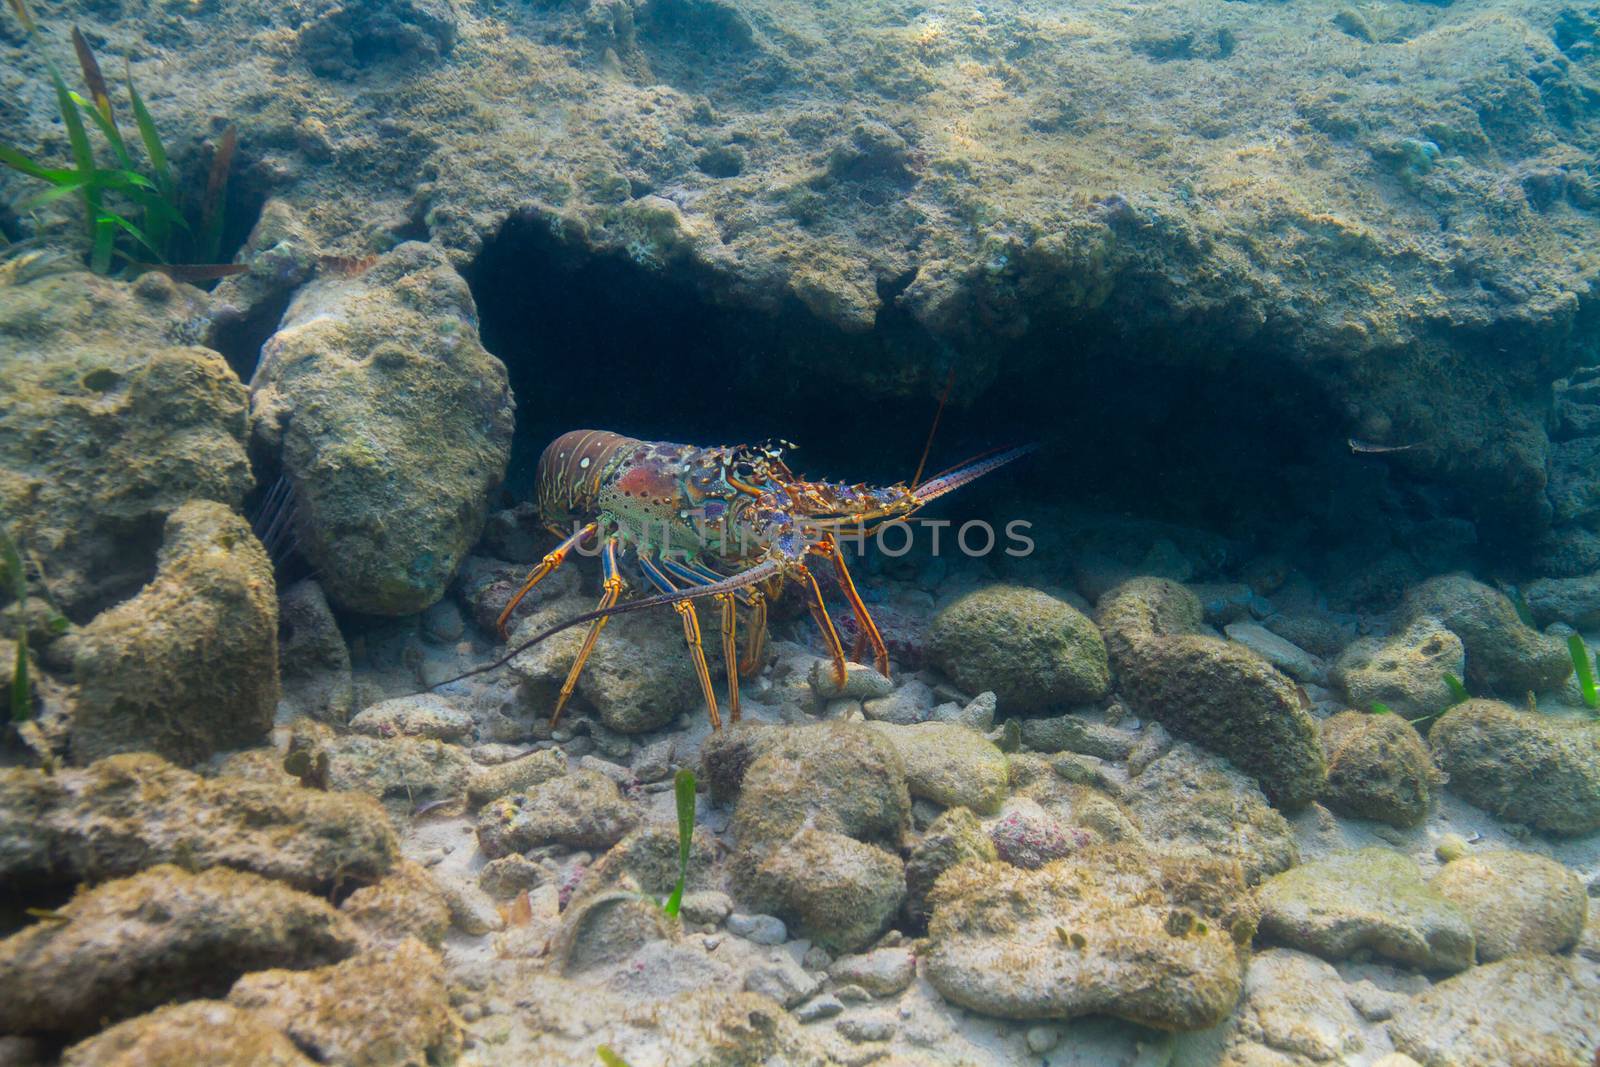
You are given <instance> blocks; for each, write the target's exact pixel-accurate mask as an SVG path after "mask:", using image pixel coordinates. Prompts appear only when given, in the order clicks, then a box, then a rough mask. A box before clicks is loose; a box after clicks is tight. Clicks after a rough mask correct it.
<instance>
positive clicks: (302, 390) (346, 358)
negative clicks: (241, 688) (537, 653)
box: [250, 242, 513, 615]
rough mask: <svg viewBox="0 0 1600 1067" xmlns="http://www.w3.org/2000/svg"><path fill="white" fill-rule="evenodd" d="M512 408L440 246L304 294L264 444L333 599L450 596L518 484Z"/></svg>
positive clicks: (266, 356) (295, 310)
mask: <svg viewBox="0 0 1600 1067" xmlns="http://www.w3.org/2000/svg"><path fill="white" fill-rule="evenodd" d="M512 408H513V402H512V399H511V392H510V388H509V386H508V384H507V380H506V372H505V368H504V367H503V366H502V365H501V363H500V361H499V360H497V359H495V358H494V357H493V356H491V355H490V354H489V353H488V352H486V351H485V350H484V348H483V345H482V344H480V343H479V341H478V336H477V312H476V309H475V308H474V306H473V302H472V295H471V293H470V292H468V290H467V284H466V282H465V281H464V280H463V279H462V278H461V276H460V275H459V274H457V273H456V272H455V271H454V270H453V269H452V268H451V267H450V265H449V264H448V262H447V261H446V260H445V258H444V257H443V255H442V254H441V253H439V252H438V251H437V250H436V249H435V248H433V247H432V246H431V245H424V244H419V243H416V242H408V243H406V244H402V245H401V246H399V247H398V248H396V249H395V250H394V251H392V252H390V253H389V254H387V255H385V256H383V257H381V258H380V259H379V260H378V262H377V263H376V264H375V265H374V266H373V267H372V268H371V269H370V270H368V271H366V273H364V274H361V275H359V276H343V275H338V274H333V275H328V276H324V277H321V278H319V279H317V280H316V281H314V282H312V283H310V284H309V285H307V286H305V287H303V288H301V289H300V290H299V292H298V293H297V294H296V296H295V298H294V302H293V303H292V304H290V306H289V309H288V311H287V312H286V313H285V315H284V318H283V322H282V324H281V325H280V327H279V329H278V332H277V333H275V334H274V335H273V336H272V337H271V339H269V340H268V341H267V343H266V344H265V345H264V346H263V347H262V350H261V362H260V363H259V364H258V366H257V368H256V372H255V376H254V378H253V379H252V381H251V399H250V414H251V433H252V436H253V439H254V442H255V444H256V445H258V446H259V447H261V448H262V449H264V450H265V451H267V452H269V453H272V454H276V455H278V456H279V457H280V459H281V462H282V466H283V471H284V476H285V477H286V478H288V480H289V484H290V486H291V487H292V488H293V490H294V494H295V515H294V523H295V532H296V534H297V535H298V538H299V545H300V551H301V553H302V554H303V555H304V556H305V557H306V559H307V560H308V561H309V562H310V563H311V565H312V566H313V567H315V568H316V570H317V576H318V581H319V582H320V583H321V584H322V587H323V588H324V589H325V590H326V591H327V594H328V597H329V598H330V599H331V600H333V601H334V602H335V603H337V604H339V605H341V606H343V607H345V608H348V609H350V610H353V611H364V612H370V613H373V614H381V615H403V614H408V613H412V612H418V611H421V610H422V609H424V608H426V607H428V606H429V605H430V604H432V603H433V602H434V601H436V600H438V599H439V598H440V597H441V596H442V595H443V594H444V590H445V586H446V584H447V583H448V582H449V580H450V578H451V576H452V575H453V574H454V573H455V570H456V566H457V565H458V564H459V563H460V562H461V559H462V557H463V556H465V555H466V552H467V549H469V548H470V547H471V546H472V543H473V542H474V541H476V540H477V537H478V534H479V532H480V531H481V530H482V528H483V523H484V519H485V518H486V516H487V515H488V511H489V497H490V494H491V493H492V492H493V491H494V490H495V489H496V488H498V486H499V485H500V480H501V478H502V477H503V476H504V474H505V467H506V461H507V458H508V456H509V454H510V445H511V428H512Z"/></svg>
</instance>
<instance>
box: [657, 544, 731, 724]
mask: <svg viewBox="0 0 1600 1067" xmlns="http://www.w3.org/2000/svg"><path fill="white" fill-rule="evenodd" d="M659 563H660V566H661V569H662V570H664V571H666V572H668V573H669V574H670V575H671V576H672V577H674V578H676V579H677V580H678V581H680V582H683V583H684V584H685V585H705V584H707V583H708V582H711V581H717V580H719V579H720V578H721V577H722V575H720V574H716V573H714V572H712V571H710V570H707V569H706V568H705V567H701V566H699V565H698V564H694V563H679V562H678V561H676V560H671V559H667V558H665V557H663V558H662V559H661V560H660V561H659ZM736 595H737V594H734V593H714V594H712V597H711V599H712V600H715V601H716V602H717V606H718V607H719V608H721V609H722V663H723V666H724V667H725V668H726V669H727V673H728V721H730V722H738V721H739V638H738V626H739V622H738V605H737V604H736V603H735V602H734V597H735V596H736Z"/></svg>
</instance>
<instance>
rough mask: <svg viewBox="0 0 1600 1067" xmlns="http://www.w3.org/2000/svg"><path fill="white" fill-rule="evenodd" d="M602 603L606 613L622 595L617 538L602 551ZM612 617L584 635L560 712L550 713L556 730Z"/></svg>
mask: <svg viewBox="0 0 1600 1067" xmlns="http://www.w3.org/2000/svg"><path fill="white" fill-rule="evenodd" d="M600 588H601V589H602V590H604V592H602V593H601V594H600V603H599V604H598V605H597V606H596V610H597V611H603V610H605V609H606V608H609V607H610V606H611V605H613V604H615V603H616V602H617V598H618V597H620V596H621V595H622V575H621V574H620V573H619V572H618V571H617V539H616V538H615V537H609V538H607V539H606V543H605V547H604V548H603V549H602V550H601V552H600ZM609 621H610V616H604V617H602V618H598V619H596V620H594V622H593V623H592V624H591V625H590V626H589V632H588V633H587V634H585V635H584V638H583V645H582V646H581V647H580V648H579V649H578V658H577V659H575V660H573V661H572V668H571V669H570V670H569V671H567V680H566V681H564V682H562V683H561V694H560V695H559V696H557V697H556V710H555V711H553V712H552V713H551V714H550V726H551V728H552V729H554V728H555V725H556V723H558V722H560V721H561V711H562V709H563V708H565V707H566V706H567V701H569V700H571V699H572V691H573V690H574V689H576V688H577V686H578V675H580V674H582V673H583V665H584V664H585V663H588V662H589V656H590V654H591V653H592V652H594V643H595V642H596V641H598V640H599V639H600V631H601V630H604V629H605V628H606V623H607V622H609Z"/></svg>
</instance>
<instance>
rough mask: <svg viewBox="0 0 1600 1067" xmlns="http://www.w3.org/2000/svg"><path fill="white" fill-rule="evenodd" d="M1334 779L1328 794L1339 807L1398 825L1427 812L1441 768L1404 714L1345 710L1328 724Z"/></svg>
mask: <svg viewBox="0 0 1600 1067" xmlns="http://www.w3.org/2000/svg"><path fill="white" fill-rule="evenodd" d="M1322 746H1323V749H1324V750H1325V751H1326V752H1327V756H1328V784H1327V785H1326V786H1325V787H1323V791H1322V799H1323V800H1324V801H1325V802H1326V803H1327V805H1328V806H1329V807H1330V808H1333V809H1334V810H1335V811H1340V812H1344V813H1345V814H1346V815H1354V816H1357V817H1358V818H1363V819H1377V820H1380V821H1382V822H1386V823H1391V824H1393V825H1395V826H1402V827H1403V826H1415V825H1417V824H1418V823H1420V822H1421V821H1422V820H1423V819H1425V818H1427V815H1428V809H1429V807H1430V805H1431V804H1432V802H1433V792H1434V787H1435V784H1436V782H1437V780H1438V778H1439V772H1438V770H1437V769H1436V768H1435V767H1434V766H1433V760H1432V758H1431V757H1429V755H1428V748H1427V746H1426V745H1424V744H1423V743H1422V738H1421V737H1419V736H1418V735H1417V731H1416V729H1415V728H1413V727H1412V725H1411V724H1410V723H1408V722H1406V721H1405V720H1404V719H1402V718H1401V717H1400V716H1399V715H1369V714H1364V713H1362V712H1359V711H1345V712H1340V713H1339V714H1338V715H1335V716H1333V717H1332V718H1331V719H1328V720H1327V721H1325V722H1324V723H1323V724H1322Z"/></svg>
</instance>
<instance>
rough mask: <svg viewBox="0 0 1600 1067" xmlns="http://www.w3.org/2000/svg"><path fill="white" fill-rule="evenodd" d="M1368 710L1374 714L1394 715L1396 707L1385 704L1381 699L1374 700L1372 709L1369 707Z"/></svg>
mask: <svg viewBox="0 0 1600 1067" xmlns="http://www.w3.org/2000/svg"><path fill="white" fill-rule="evenodd" d="M1368 710H1370V711H1371V712H1372V714H1374V715H1393V714H1394V709H1393V708H1391V707H1390V706H1389V705H1387V704H1385V703H1384V702H1383V701H1381V700H1374V701H1373V702H1372V707H1371V708H1370V709H1368Z"/></svg>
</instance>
